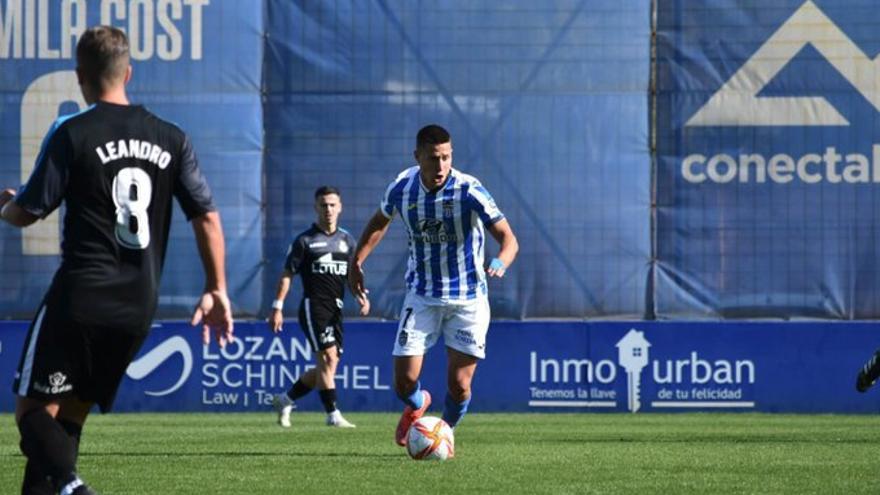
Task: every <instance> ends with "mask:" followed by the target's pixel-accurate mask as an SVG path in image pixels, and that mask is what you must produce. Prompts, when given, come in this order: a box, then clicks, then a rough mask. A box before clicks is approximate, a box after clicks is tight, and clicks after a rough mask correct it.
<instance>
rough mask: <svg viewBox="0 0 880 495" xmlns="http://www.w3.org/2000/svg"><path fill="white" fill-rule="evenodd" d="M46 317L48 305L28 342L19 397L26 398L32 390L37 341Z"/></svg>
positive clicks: (44, 308) (39, 317) (19, 385)
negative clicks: (30, 389)
mask: <svg viewBox="0 0 880 495" xmlns="http://www.w3.org/2000/svg"><path fill="white" fill-rule="evenodd" d="M44 316H46V305H45V304H44V305H43V307H42V308H41V309H40V312H39V313H38V314H37V320H36V321H35V322H34V331H33V332H31V340H30V342H28V348H27V353H26V354H25V355H24V362H22V364H21V377H20V378H19V382H18V395H20V396H22V397H26V396H27V393H28V389H29V388H30V382H31V372H33V370H34V354H35V352H36V347H37V340H38V339H39V337H40V329H41V327H42V326H43V317H44Z"/></svg>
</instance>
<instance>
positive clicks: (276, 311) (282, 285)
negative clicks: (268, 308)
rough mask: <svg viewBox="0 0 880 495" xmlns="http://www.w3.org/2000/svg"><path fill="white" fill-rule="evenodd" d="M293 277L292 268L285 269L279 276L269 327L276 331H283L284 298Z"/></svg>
mask: <svg viewBox="0 0 880 495" xmlns="http://www.w3.org/2000/svg"><path fill="white" fill-rule="evenodd" d="M292 279H293V273H291V272H290V270H287V269H285V270H283V271H282V272H281V276H280V277H278V288H277V289H275V300H274V301H272V312H271V313H269V328H271V329H272V331H273V332H274V333H278V332H280V331H281V324H282V323H283V322H284V313H283V310H284V298H286V297H287V292H288V291H289V290H290V281H291V280H292Z"/></svg>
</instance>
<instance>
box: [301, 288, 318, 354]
mask: <svg viewBox="0 0 880 495" xmlns="http://www.w3.org/2000/svg"><path fill="white" fill-rule="evenodd" d="M303 305H305V309H306V325H308V326H309V328H307V329H306V334H307V335H308V336H309V342H311V343H312V349H314V351H315V352H320V350H321V348H320V347H319V346H318V336H317V335H316V334H315V324H314V323H312V305H311V302H310V301H309V298H308V297H306V298H304V299H303Z"/></svg>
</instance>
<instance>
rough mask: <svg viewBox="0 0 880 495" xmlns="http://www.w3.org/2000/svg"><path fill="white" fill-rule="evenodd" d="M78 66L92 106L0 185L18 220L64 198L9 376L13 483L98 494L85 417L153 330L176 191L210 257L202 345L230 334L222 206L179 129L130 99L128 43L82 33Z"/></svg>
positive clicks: (9, 212)
mask: <svg viewBox="0 0 880 495" xmlns="http://www.w3.org/2000/svg"><path fill="white" fill-rule="evenodd" d="M76 62H77V67H76V73H77V77H78V79H79V83H80V88H81V90H82V93H83V97H84V98H85V100H86V102H88V103H89V104H90V106H89V107H88V108H87V109H86V110H84V111H82V112H80V113H78V114H75V115H73V116H70V117H63V118H60V119H58V120H57V121H56V122H55V124H54V125H53V127H52V128H51V130H50V131H49V134H48V135H47V136H46V138H45V141H44V142H43V147H42V150H41V152H40V155H39V157H38V158H37V163H36V167H35V168H34V172H33V174H32V175H31V177H30V179H29V180H28V182H27V184H25V185H24V186H23V187H22V188H21V189H20V190H19V191H17V192H16V191H15V190H12V189H6V190H4V191H3V192H2V194H0V208H2V209H0V217H2V219H3V220H4V221H6V222H7V223H9V224H11V225H13V226H16V227H25V226H27V225H30V224H32V223H34V222H35V221H37V220H38V219H41V218H44V217H46V216H47V215H49V214H50V213H51V212H52V211H53V210H55V209H56V208H57V207H58V206H59V205H60V204H61V202H62V201H64V202H65V205H66V209H67V211H66V214H65V216H64V235H63V239H64V241H63V242H62V245H61V248H62V249H61V250H62V257H61V266H60V267H59V269H58V271H57V272H56V274H55V277H54V279H53V280H52V285H51V286H50V287H49V290H48V291H47V293H46V296H45V297H44V299H43V301H42V303H41V304H40V306H39V309H38V310H37V314H36V316H35V318H34V320H33V322H32V323H31V326H30V330H29V331H28V335H27V338H26V340H25V344H24V350H23V352H22V357H21V360H20V362H19V366H18V369H17V372H16V375H15V380H14V383H13V388H14V393H15V394H16V395H17V397H16V404H15V419H16V422H17V423H18V428H19V431H20V433H21V443H20V447H21V451H22V453H24V455H25V456H26V458H27V464H26V466H25V474H24V481H23V483H22V493H24V494H44V493H61V494H64V495H69V494H88V493H95V492H94V491H92V489H90V488H89V487H88V486H87V485H85V484H84V483H83V481H82V480H81V479H80V478H79V477H78V476H77V474H76V458H77V453H78V449H79V439H80V435H81V433H82V426H83V423H84V422H85V420H86V417H87V416H88V414H89V410H90V408H91V407H92V405H93V404H97V405H98V406H99V407H100V409H101V410H102V411H103V412H107V411H108V410H110V408H111V406H112V404H113V400H114V398H115V396H116V390H117V388H118V387H119V383H120V381H121V379H122V377H123V374H124V373H125V369H126V368H127V367H128V364H129V362H130V361H131V359H132V357H134V355H135V354H136V353H137V351H138V349H139V348H140V346H141V344H142V343H143V341H144V338H145V337H146V334H147V332H148V331H149V328H150V324H151V322H152V319H153V314H154V312H155V310H156V304H157V299H158V294H157V292H158V289H159V279H160V276H161V271H162V264H163V261H164V259H165V246H166V242H167V240H168V230H169V226H170V222H171V206H172V205H171V200H172V196H173V197H176V198H177V201H178V202H179V203H180V206H181V207H182V209H183V211H184V213H185V214H186V216H187V219H189V220H190V221H191V224H192V228H193V231H194V233H195V237H196V241H197V244H198V247H199V254H200V256H201V258H202V262H203V264H204V268H205V272H206V274H205V291H204V294H202V296H201V297H200V298H199V302H198V305H197V307H196V309H195V312H194V314H193V319H192V323H193V325H195V324H197V323H199V322H202V330H203V338H204V340H205V343H207V340H208V336H209V332H210V331H212V330H213V332H214V334H215V337H216V338H217V340H218V342H219V343H220V345H221V346H222V345H224V344H225V343H226V342H227V341H229V340H231V339H232V326H233V325H232V315H231V311H230V303H229V299H228V297H227V295H226V274H225V266H224V251H225V247H224V240H223V231H222V227H221V224H220V216H219V214H218V213H217V212H216V209H215V207H214V204H213V200H212V198H211V192H210V189H209V188H208V185H207V183H206V182H205V179H204V177H203V176H202V173H201V172H200V170H199V167H198V162H197V161H196V158H195V154H194V153H193V149H192V145H191V144H190V142H189V139H188V138H187V136H186V134H184V133H183V131H181V130H180V129H179V128H177V127H176V126H174V125H171V124H169V123H167V122H165V121H163V120H161V119H159V118H158V117H156V116H155V115H153V114H151V113H150V112H148V111H147V110H146V109H144V108H143V107H142V106H137V105H130V104H129V101H128V98H127V96H126V92H125V84H126V83H127V82H128V81H129V79H130V78H131V65H130V64H129V50H128V40H127V39H126V37H125V34H124V33H123V32H122V31H120V30H119V29H116V28H113V27H108V26H99V27H94V28H91V29H89V30H87V31H86V32H85V33H84V34H83V35H82V37H81V38H80V40H79V42H78V44H77V48H76Z"/></svg>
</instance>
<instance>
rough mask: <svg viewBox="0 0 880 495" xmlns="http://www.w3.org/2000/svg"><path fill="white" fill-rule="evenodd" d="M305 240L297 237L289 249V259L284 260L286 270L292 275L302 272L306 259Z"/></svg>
mask: <svg viewBox="0 0 880 495" xmlns="http://www.w3.org/2000/svg"><path fill="white" fill-rule="evenodd" d="M305 244H306V243H305V239H304V238H303V237H302V236H299V237H297V238H296V239H295V240H294V241H293V242H292V243H290V247H288V248H287V257H286V258H285V259H284V269H285V270H287V271H288V272H290V273H292V274H297V273H299V272H300V271H301V268H302V263H303V261H304V260H305V257H306V246H305Z"/></svg>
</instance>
